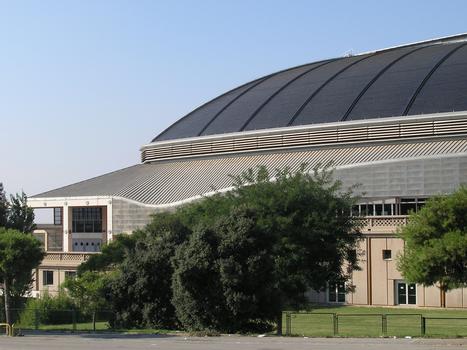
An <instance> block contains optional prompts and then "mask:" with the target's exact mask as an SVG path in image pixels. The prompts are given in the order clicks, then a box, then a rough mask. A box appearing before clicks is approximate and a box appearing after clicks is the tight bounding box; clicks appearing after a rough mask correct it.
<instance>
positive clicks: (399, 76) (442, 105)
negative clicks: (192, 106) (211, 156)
mask: <svg viewBox="0 0 467 350" xmlns="http://www.w3.org/2000/svg"><path fill="white" fill-rule="evenodd" d="M465 40H466V37H465V36H462V35H460V36H455V37H452V38H445V39H442V40H434V41H432V42H423V43H416V44H412V45H407V46H403V47H396V48H392V49H386V50H383V51H378V52H375V53H370V54H364V55H357V56H352V57H343V58H339V59H334V60H329V61H320V62H315V63H310V64H307V65H303V66H299V67H294V68H290V69H287V70H284V71H280V72H277V73H273V74H270V75H268V76H266V77H263V78H260V79H257V80H256V81H253V82H251V83H248V84H246V85H244V86H241V87H239V88H237V89H234V90H232V91H229V92H227V93H226V94H224V95H221V96H220V97H218V98H215V99H214V100H212V101H210V102H207V103H206V104H204V105H202V106H201V107H199V108H197V109H196V110H194V111H193V112H191V113H189V114H188V115H187V116H185V117H184V118H182V119H180V120H179V121H178V122H176V123H174V124H173V125H172V126H170V127H169V128H167V129H166V130H165V131H164V132H162V133H161V134H160V135H159V136H157V137H156V138H155V139H154V140H153V141H154V142H155V141H164V140H174V139H181V138H186V137H196V136H200V135H215V134H224V133H231V132H239V131H243V130H259V129H269V128H275V127H286V126H289V125H307V124H316V123H328V122H335V121H341V120H356V119H371V118H381V117H391V116H401V115H418V114H433V113H441V112H450V111H464V110H467V47H462V48H460V49H458V50H457V51H456V52H454V53H453V54H452V55H451V56H450V57H448V58H447V59H445V61H443V57H444V58H445V56H446V54H448V53H449V52H451V51H452V50H455V49H456V48H458V47H459V46H461V45H463V44H465Z"/></svg>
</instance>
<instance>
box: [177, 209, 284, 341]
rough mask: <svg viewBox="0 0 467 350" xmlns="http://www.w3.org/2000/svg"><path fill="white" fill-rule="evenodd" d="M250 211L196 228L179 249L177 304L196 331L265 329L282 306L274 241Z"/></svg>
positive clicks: (184, 320) (179, 312)
mask: <svg viewBox="0 0 467 350" xmlns="http://www.w3.org/2000/svg"><path fill="white" fill-rule="evenodd" d="M256 220H257V218H256V216H255V214H254V212H252V211H250V210H248V209H237V210H234V211H233V212H232V213H231V214H230V215H228V216H226V217H221V218H219V220H218V222H217V223H216V225H214V226H213V228H212V229H209V228H205V229H200V230H198V231H197V232H195V233H194V234H193V235H192V236H191V237H190V239H189V241H188V242H186V243H185V244H183V245H182V246H181V247H180V248H179V249H178V252H177V255H176V258H175V260H174V262H175V273H174V276H173V293H174V298H173V303H174V305H175V307H176V311H177V316H178V318H179V320H180V322H181V323H182V324H183V326H184V327H185V328H186V329H189V330H191V331H200V330H218V331H222V332H229V333H231V332H249V331H265V330H269V329H270V328H271V324H272V321H273V320H274V318H275V316H276V315H277V313H278V312H280V311H281V310H280V309H278V308H277V301H276V300H274V297H275V295H276V294H277V293H275V292H274V289H275V283H274V281H275V276H274V271H273V261H272V257H271V255H270V252H271V240H270V239H268V237H267V234H266V233H265V232H263V231H261V230H259V229H258V227H257V226H256V225H255V222H256Z"/></svg>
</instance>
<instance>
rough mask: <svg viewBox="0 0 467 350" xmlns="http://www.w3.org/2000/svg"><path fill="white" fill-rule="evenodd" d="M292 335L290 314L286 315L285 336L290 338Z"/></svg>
mask: <svg viewBox="0 0 467 350" xmlns="http://www.w3.org/2000/svg"><path fill="white" fill-rule="evenodd" d="M291 333H292V315H291V314H290V312H287V313H286V314H285V335H286V336H290V335H291Z"/></svg>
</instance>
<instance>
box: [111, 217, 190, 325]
mask: <svg viewBox="0 0 467 350" xmlns="http://www.w3.org/2000/svg"><path fill="white" fill-rule="evenodd" d="M143 231H144V232H143V233H144V235H143V234H141V239H139V240H137V242H136V244H135V247H134V250H133V252H132V254H131V255H127V256H126V258H125V259H124V260H123V262H122V263H121V264H120V266H119V270H118V272H117V273H116V274H115V275H114V277H113V278H112V281H111V283H110V285H109V296H110V297H109V300H110V306H111V308H112V310H113V311H114V312H115V319H114V320H113V322H112V325H113V326H114V327H119V328H131V327H153V328H175V327H177V325H178V322H177V318H176V317H175V310H174V307H173V305H172V304H171V299H172V290H171V279H172V273H173V269H172V258H173V256H174V255H175V249H176V248H177V247H178V246H179V245H180V244H181V243H182V242H183V241H184V240H185V239H186V238H187V237H188V235H189V233H190V231H189V230H188V229H187V228H186V227H185V226H184V225H183V224H182V223H181V222H180V220H179V219H178V217H177V216H176V215H174V214H169V213H165V214H158V215H155V216H154V218H153V222H152V223H151V224H149V225H148V226H147V227H146V228H145V229H144V230H143Z"/></svg>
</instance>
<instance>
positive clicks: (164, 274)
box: [80, 166, 360, 332]
mask: <svg viewBox="0 0 467 350" xmlns="http://www.w3.org/2000/svg"><path fill="white" fill-rule="evenodd" d="M309 170H310V169H308V168H307V167H306V166H303V167H302V168H301V169H300V170H298V171H296V172H292V171H290V170H289V169H282V170H276V171H274V172H272V173H270V172H269V171H268V170H267V169H266V168H265V167H259V168H257V169H252V170H249V171H247V172H245V173H243V174H241V175H240V176H237V177H235V178H233V181H234V186H233V189H232V190H231V191H230V192H227V193H218V194H215V195H213V196H211V197H208V198H204V199H202V200H200V201H197V202H195V203H192V204H189V205H185V206H183V207H180V208H179V209H177V210H176V211H174V212H172V213H165V214H157V215H155V216H154V217H153V220H152V223H151V224H149V225H148V226H147V227H145V228H144V229H143V230H141V231H139V232H138V233H137V235H136V236H135V237H136V238H135V239H128V241H126V240H127V238H125V239H124V240H122V241H121V242H117V243H115V244H113V243H111V244H109V245H108V246H107V248H105V249H107V250H108V251H106V250H105V251H104V254H103V257H102V258H101V260H100V261H97V260H96V261H97V262H93V263H92V264H91V263H88V264H85V267H84V268H82V269H81V268H80V271H85V270H88V271H89V270H99V269H103V270H106V269H109V268H110V267H112V266H113V267H115V268H116V272H115V273H114V274H112V276H113V277H112V279H111V280H110V281H109V285H108V294H107V295H108V298H109V300H110V305H111V307H112V309H113V310H114V311H115V313H116V319H115V324H116V325H118V326H123V327H132V326H137V327H147V326H151V327H174V326H177V325H180V326H181V327H183V328H185V329H190V330H215V331H224V332H238V331H241V332H244V331H251V330H257V331H262V330H265V329H270V328H271V325H272V324H273V323H274V322H279V323H280V322H281V320H282V316H281V311H282V310H283V309H284V308H286V307H300V306H302V305H303V304H304V303H306V298H305V293H306V292H307V291H308V290H309V289H310V288H313V289H315V290H323V289H324V288H326V286H327V283H328V282H329V281H333V282H337V281H339V282H344V281H348V280H349V277H350V273H351V271H352V270H353V269H356V268H358V264H357V256H356V254H354V252H355V249H356V246H357V242H358V240H359V238H360V233H359V221H358V220H356V219H355V218H353V217H351V216H350V213H349V211H350V208H351V206H352V205H353V204H354V202H355V199H354V198H353V196H352V192H351V191H350V190H349V191H343V189H342V188H341V185H340V183H339V182H336V181H334V180H333V179H332V174H331V172H330V171H328V170H327V169H314V170H312V171H311V172H310V171H309ZM122 257H123V261H122V262H121V263H117V261H118V260H119V259H122Z"/></svg>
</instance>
